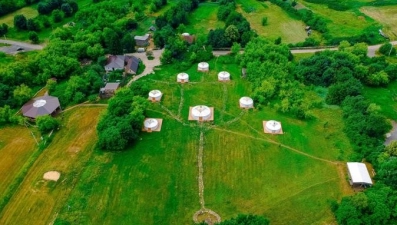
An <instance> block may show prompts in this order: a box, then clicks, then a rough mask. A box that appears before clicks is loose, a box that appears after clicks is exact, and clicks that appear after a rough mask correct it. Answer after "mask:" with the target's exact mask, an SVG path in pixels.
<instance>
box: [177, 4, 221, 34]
mask: <svg viewBox="0 0 397 225" xmlns="http://www.w3.org/2000/svg"><path fill="white" fill-rule="evenodd" d="M218 9H219V4H215V3H209V2H208V3H201V4H200V5H199V7H198V8H197V9H195V10H194V11H193V12H192V13H191V15H190V16H189V23H188V24H187V25H186V31H184V32H187V33H190V34H194V35H207V34H208V33H209V31H210V30H215V29H216V28H223V27H224V26H225V23H224V22H222V21H220V20H218V18H217V13H218Z"/></svg>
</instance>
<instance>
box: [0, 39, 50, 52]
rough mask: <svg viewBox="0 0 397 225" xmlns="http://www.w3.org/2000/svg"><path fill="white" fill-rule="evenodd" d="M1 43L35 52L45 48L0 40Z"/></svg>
mask: <svg viewBox="0 0 397 225" xmlns="http://www.w3.org/2000/svg"><path fill="white" fill-rule="evenodd" d="M0 43H4V44H9V45H18V46H20V47H22V48H28V49H33V50H42V49H43V48H44V46H43V45H34V44H29V43H26V42H21V41H12V40H4V39H0Z"/></svg>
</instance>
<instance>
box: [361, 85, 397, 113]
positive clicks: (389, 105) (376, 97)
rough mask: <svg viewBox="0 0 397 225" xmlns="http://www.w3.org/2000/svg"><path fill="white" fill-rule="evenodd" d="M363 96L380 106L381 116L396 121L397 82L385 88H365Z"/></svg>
mask: <svg viewBox="0 0 397 225" xmlns="http://www.w3.org/2000/svg"><path fill="white" fill-rule="evenodd" d="M363 93H364V96H365V97H366V98H368V99H369V100H370V102H373V103H375V104H377V105H379V106H380V108H381V112H382V114H384V115H385V116H386V117H387V118H390V119H393V120H397V115H396V112H397V82H396V81H394V82H392V83H390V84H389V85H388V86H387V87H378V88H374V87H365V88H364V91H363Z"/></svg>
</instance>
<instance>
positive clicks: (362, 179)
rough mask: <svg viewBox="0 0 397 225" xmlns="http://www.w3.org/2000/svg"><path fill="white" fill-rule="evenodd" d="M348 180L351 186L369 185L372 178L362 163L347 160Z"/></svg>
mask: <svg viewBox="0 0 397 225" xmlns="http://www.w3.org/2000/svg"><path fill="white" fill-rule="evenodd" d="M347 170H348V173H349V182H350V185H352V186H364V187H366V186H371V185H372V180H371V177H370V175H369V172H368V169H367V166H366V165H365V164H364V163H359V162H348V163H347Z"/></svg>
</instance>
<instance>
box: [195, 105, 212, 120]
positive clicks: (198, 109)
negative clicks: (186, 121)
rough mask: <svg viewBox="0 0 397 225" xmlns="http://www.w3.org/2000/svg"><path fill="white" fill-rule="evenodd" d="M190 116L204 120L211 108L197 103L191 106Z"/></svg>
mask: <svg viewBox="0 0 397 225" xmlns="http://www.w3.org/2000/svg"><path fill="white" fill-rule="evenodd" d="M192 117H193V119H196V120H199V121H201V120H206V119H209V118H210V117H211V109H210V108H209V107H208V106H205V105H197V106H195V107H193V108H192Z"/></svg>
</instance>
